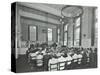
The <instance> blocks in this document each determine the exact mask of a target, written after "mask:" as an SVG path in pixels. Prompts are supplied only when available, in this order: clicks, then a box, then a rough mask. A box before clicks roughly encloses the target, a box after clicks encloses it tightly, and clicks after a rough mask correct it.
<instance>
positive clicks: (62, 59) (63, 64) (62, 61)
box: [58, 55, 66, 70]
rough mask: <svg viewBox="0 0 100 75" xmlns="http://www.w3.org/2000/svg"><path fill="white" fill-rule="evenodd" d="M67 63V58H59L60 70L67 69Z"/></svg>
mask: <svg viewBox="0 0 100 75" xmlns="http://www.w3.org/2000/svg"><path fill="white" fill-rule="evenodd" d="M65 61H66V58H64V57H63V56H62V55H61V56H60V57H59V58H58V62H59V70H63V69H65Z"/></svg>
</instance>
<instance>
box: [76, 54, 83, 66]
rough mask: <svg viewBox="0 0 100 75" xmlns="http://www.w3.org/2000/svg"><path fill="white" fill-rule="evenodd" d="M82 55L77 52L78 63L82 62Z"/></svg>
mask: <svg viewBox="0 0 100 75" xmlns="http://www.w3.org/2000/svg"><path fill="white" fill-rule="evenodd" d="M82 57H83V56H82V54H81V53H79V52H78V54H77V58H78V64H81V62H82Z"/></svg>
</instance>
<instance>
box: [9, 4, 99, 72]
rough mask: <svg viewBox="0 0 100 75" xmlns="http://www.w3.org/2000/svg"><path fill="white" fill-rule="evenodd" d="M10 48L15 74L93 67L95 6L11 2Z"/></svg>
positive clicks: (96, 41)
mask: <svg viewBox="0 0 100 75" xmlns="http://www.w3.org/2000/svg"><path fill="white" fill-rule="evenodd" d="M11 49H12V50H11V70H12V71H13V72H16V73H23V72H42V71H62V70H65V71H67V70H74V69H76V70H77V69H90V68H97V67H98V63H97V61H98V60H97V59H98V8H97V7H96V6H82V5H66V4H47V3H31V2H14V3H12V4H11Z"/></svg>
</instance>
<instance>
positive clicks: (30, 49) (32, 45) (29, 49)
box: [26, 44, 34, 62]
mask: <svg viewBox="0 0 100 75" xmlns="http://www.w3.org/2000/svg"><path fill="white" fill-rule="evenodd" d="M33 50H34V44H31V45H30V48H28V50H27V51H26V56H27V59H29V54H30V53H31V52H32V51H33ZM28 62H29V60H28Z"/></svg>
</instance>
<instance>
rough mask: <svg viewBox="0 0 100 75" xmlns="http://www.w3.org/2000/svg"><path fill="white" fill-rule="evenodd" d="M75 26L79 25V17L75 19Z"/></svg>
mask: <svg viewBox="0 0 100 75" xmlns="http://www.w3.org/2000/svg"><path fill="white" fill-rule="evenodd" d="M75 26H76V27H77V26H80V18H77V20H76V25H75Z"/></svg>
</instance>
